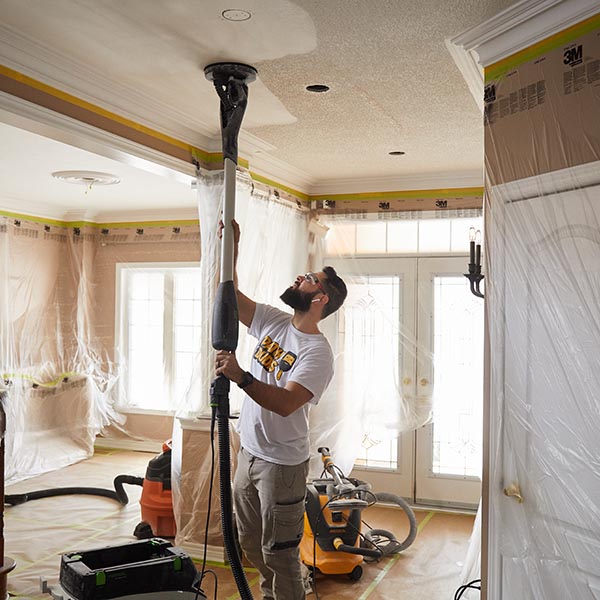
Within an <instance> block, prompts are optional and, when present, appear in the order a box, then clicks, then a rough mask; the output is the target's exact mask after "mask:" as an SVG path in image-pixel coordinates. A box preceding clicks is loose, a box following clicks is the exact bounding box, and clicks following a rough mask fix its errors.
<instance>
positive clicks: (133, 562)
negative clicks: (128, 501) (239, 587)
mask: <svg viewBox="0 0 600 600" xmlns="http://www.w3.org/2000/svg"><path fill="white" fill-rule="evenodd" d="M196 575H197V571H196V567H195V566H194V563H193V562H192V559H191V558H190V557H189V556H187V554H186V553H185V552H183V550H181V549H180V548H176V547H174V546H172V545H171V543H170V542H168V541H166V540H163V539H161V538H151V539H149V540H140V541H136V542H131V543H128V544H125V545H122V546H110V547H104V548H97V549H95V550H86V551H83V552H68V553H66V554H63V555H62V559H61V565H60V585H61V586H62V588H63V589H64V590H65V591H66V592H67V593H69V594H70V595H71V596H73V597H74V598H76V599H77V600H106V599H109V598H118V597H119V596H127V595H131V594H145V593H149V592H162V591H175V590H177V591H185V592H188V591H192V585H193V584H194V580H195V578H196Z"/></svg>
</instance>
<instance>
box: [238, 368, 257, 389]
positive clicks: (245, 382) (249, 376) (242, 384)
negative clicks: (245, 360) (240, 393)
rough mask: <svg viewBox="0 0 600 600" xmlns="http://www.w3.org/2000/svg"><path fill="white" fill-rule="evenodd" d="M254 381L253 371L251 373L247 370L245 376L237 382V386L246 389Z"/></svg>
mask: <svg viewBox="0 0 600 600" xmlns="http://www.w3.org/2000/svg"><path fill="white" fill-rule="evenodd" d="M253 381H254V375H252V373H250V371H246V372H245V373H244V377H243V378H242V380H241V381H240V382H239V383H238V384H237V386H238V387H239V388H241V389H244V388H245V387H246V386H249V385H250V384H251V383H252V382H253Z"/></svg>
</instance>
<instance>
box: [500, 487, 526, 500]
mask: <svg viewBox="0 0 600 600" xmlns="http://www.w3.org/2000/svg"><path fill="white" fill-rule="evenodd" d="M504 495H505V496H507V497H509V498H514V499H515V500H516V501H517V502H518V503H519V504H523V496H521V488H520V487H519V484H518V483H511V484H510V485H509V486H507V487H505V488H504Z"/></svg>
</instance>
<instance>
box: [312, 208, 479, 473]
mask: <svg viewBox="0 0 600 600" xmlns="http://www.w3.org/2000/svg"><path fill="white" fill-rule="evenodd" d="M463 213H464V214H463ZM390 217H391V215H386V219H385V220H379V219H377V217H376V216H371V217H369V218H365V217H364V216H363V217H361V218H354V219H353V218H352V217H348V216H340V217H336V216H331V217H322V221H323V222H325V224H326V225H327V227H328V228H329V231H328V233H327V237H326V249H327V254H328V258H327V259H326V261H325V262H334V263H335V260H336V258H340V263H339V265H338V267H339V268H338V271H339V272H340V274H341V275H342V276H344V274H346V276H347V281H346V283H347V285H348V298H347V300H346V302H345V304H344V307H343V309H342V310H341V311H340V313H339V314H338V317H337V322H338V327H339V330H338V333H337V335H338V340H339V341H341V343H342V344H343V346H342V348H343V351H344V359H343V361H342V365H343V367H344V383H343V384H342V386H341V388H340V389H341V391H342V393H343V394H344V397H345V398H350V399H351V402H350V406H353V405H356V404H358V403H364V404H365V405H366V406H368V408H367V409H366V410H365V413H364V414H362V415H361V416H360V418H361V422H362V423H363V427H364V428H365V431H367V429H366V428H367V427H368V426H369V425H371V424H372V423H375V425H381V422H383V421H384V418H383V417H382V415H384V416H387V418H388V420H389V422H390V423H396V422H398V419H399V417H398V414H399V412H398V411H399V410H400V409H399V408H398V407H397V404H398V402H399V401H398V398H399V396H402V395H407V396H409V395H414V396H415V397H417V398H418V397H420V396H421V395H423V393H424V392H425V390H424V389H423V387H422V386H420V384H419V385H417V383H416V382H417V365H416V364H414V365H412V367H411V366H410V365H411V364H412V363H411V360H412V359H411V356H410V355H411V354H415V353H416V354H415V358H416V357H417V355H418V358H419V361H420V363H419V364H420V365H423V364H429V363H430V362H431V361H433V364H432V371H434V372H435V386H434V387H433V390H434V399H435V400H436V405H435V407H434V411H433V412H434V414H433V417H434V422H435V426H434V427H433V431H432V436H433V440H432V444H433V448H434V459H433V460H434V463H433V465H432V471H433V472H434V473H435V474H436V475H447V474H453V473H457V474H460V475H461V476H465V477H477V475H478V474H479V471H480V465H481V428H480V427H478V423H479V420H480V413H481V390H482V389H483V386H482V382H481V376H482V370H483V367H482V363H481V357H482V353H481V341H482V336H483V304H482V303H481V302H480V301H479V299H477V298H475V297H474V296H472V295H471V294H470V292H469V284H468V281H467V280H466V279H465V278H464V277H463V276H462V274H456V275H454V274H453V275H452V276H447V277H444V276H442V277H437V276H434V277H432V276H430V275H429V274H427V276H425V273H422V274H421V275H419V273H420V272H421V271H422V266H423V264H424V263H423V262H422V260H423V259H425V258H427V257H430V256H433V255H443V256H444V257H447V258H444V259H443V260H448V261H450V260H452V261H456V260H458V262H459V263H460V265H459V266H458V268H461V269H463V268H464V269H465V270H466V268H467V259H466V257H465V259H464V264H463V262H462V260H463V259H462V258H457V259H455V258H452V256H453V255H454V256H460V255H465V256H466V255H467V254H468V251H469V229H470V227H475V228H476V229H482V228H483V219H482V216H481V211H480V210H469V211H462V213H461V212H460V211H453V212H452V213H451V212H450V211H448V213H446V214H444V215H441V216H440V215H439V214H431V213H426V212H422V213H419V214H418V215H417V214H414V213H410V214H408V213H407V214H402V213H398V218H390ZM408 256H411V258H408ZM341 257H343V258H341ZM365 257H369V258H365ZM407 261H414V265H413V266H412V267H410V266H407V265H408V263H407ZM453 265H454V263H453ZM453 270H454V266H453V267H452V268H451V269H450V271H453ZM384 271H385V272H386V274H385V275H384V274H383V272H384ZM375 273H377V276H376V275H375ZM459 273H461V272H460V271H459ZM462 273H464V271H462ZM350 274H352V275H354V277H352V276H351V275H350ZM411 280H413V281H411ZM423 282H424V283H423ZM422 296H427V298H425V297H422ZM429 296H431V301H433V300H435V303H434V305H432V306H431V307H429V304H428V307H429V308H428V311H427V314H425V313H424V311H423V303H424V302H425V301H427V302H428V303H430V302H431V301H430V300H429V299H428V298H429ZM403 298H405V299H406V298H409V299H410V298H414V300H415V301H416V307H415V306H412V304H411V306H410V307H409V306H408V304H407V303H403V301H402V299H403ZM404 304H407V305H406V306H405V305H404ZM419 306H421V313H422V314H421V317H422V318H427V319H430V320H431V323H432V327H433V332H434V333H433V340H431V341H429V340H423V339H419V337H418V336H417V337H416V338H415V337H414V334H412V333H411V332H413V331H415V332H416V330H417V325H416V319H417V312H418V309H417V307H419ZM431 342H435V345H431V347H430V344H431ZM384 348H385V349H386V350H385V351H383V349H384ZM374 355H377V357H378V361H377V363H378V364H377V366H375V365H372V364H371V362H372V360H373V359H372V357H373V356H374ZM381 360H384V361H385V364H380V363H381ZM411 368H412V371H411ZM375 373H377V375H376V376H375V375H374V374H375ZM474 373H475V374H476V375H475V376H473V374H474ZM369 378H370V379H369ZM422 378H423V377H420V378H419V379H422ZM367 380H368V381H367ZM406 382H411V383H410V384H408V383H406ZM465 382H466V384H467V385H466V384H465ZM410 386H413V387H414V389H413V388H411V387H410ZM456 390H462V393H461V394H459V395H458V400H457V401H454V398H455V397H456V396H457V394H456V393H455V391H456ZM366 396H368V400H367V401H366V402H364V400H365V398H366ZM449 398H450V399H452V401H450V400H448V399H449ZM442 400H445V401H446V402H445V403H444V402H443V401H442ZM417 404H418V403H417ZM458 405H459V406H458ZM444 411H446V412H444ZM379 429H380V430H381V429H384V428H382V427H379ZM391 437H392V439H388V438H386V437H385V436H384V437H382V439H377V438H376V437H373V436H370V435H368V434H366V435H364V437H363V440H362V448H361V451H360V454H359V456H358V457H357V460H356V466H360V467H363V468H367V469H388V470H395V469H398V468H399V465H400V461H401V459H402V457H401V449H400V446H399V445H398V443H397V441H396V439H395V438H394V437H393V436H391ZM456 440H459V441H456Z"/></svg>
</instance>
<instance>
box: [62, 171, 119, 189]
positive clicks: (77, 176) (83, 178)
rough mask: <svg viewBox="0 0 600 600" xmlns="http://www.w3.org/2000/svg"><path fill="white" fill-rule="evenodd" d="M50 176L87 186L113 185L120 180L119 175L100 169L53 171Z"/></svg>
mask: <svg viewBox="0 0 600 600" xmlns="http://www.w3.org/2000/svg"><path fill="white" fill-rule="evenodd" d="M52 177H54V178H55V179H60V180H61V181H66V182H67V183H77V184H80V185H85V186H87V187H88V188H91V187H92V186H96V185H115V184H116V183H120V182H121V178H120V177H117V176H116V175H111V174H110V173H101V172H100V171H54V173H52Z"/></svg>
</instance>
